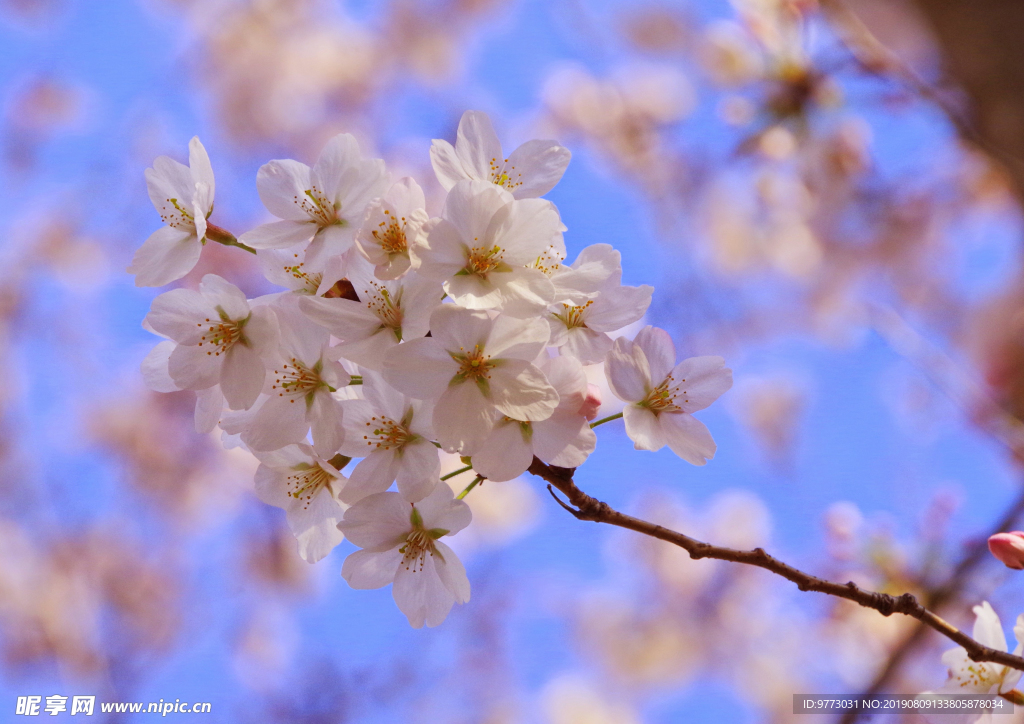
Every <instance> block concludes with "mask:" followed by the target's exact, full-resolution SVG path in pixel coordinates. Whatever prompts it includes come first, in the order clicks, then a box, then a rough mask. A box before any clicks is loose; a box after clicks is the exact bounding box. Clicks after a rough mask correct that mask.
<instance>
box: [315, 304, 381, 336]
mask: <svg viewBox="0 0 1024 724" xmlns="http://www.w3.org/2000/svg"><path fill="white" fill-rule="evenodd" d="M357 293H358V292H357ZM299 308H300V309H302V311H303V313H304V314H305V315H306V316H307V317H309V318H310V319H312V320H313V321H314V322H316V323H317V324H319V325H321V326H323V327H326V328H327V329H328V330H330V332H331V334H333V335H334V336H335V337H337V338H338V339H340V340H342V341H343V342H356V341H359V340H362V339H366V338H367V337H369V336H370V335H372V334H374V333H375V332H377V331H378V330H379V329H380V326H381V321H380V317H378V316H377V315H376V314H374V313H373V312H372V311H370V310H369V309H367V308H366V304H365V303H363V302H354V301H352V300H351V299H324V298H322V297H303V298H301V299H300V300H299Z"/></svg>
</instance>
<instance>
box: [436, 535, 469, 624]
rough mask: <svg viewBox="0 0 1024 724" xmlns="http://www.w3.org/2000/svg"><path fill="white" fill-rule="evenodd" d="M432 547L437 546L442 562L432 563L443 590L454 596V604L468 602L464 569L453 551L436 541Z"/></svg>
mask: <svg viewBox="0 0 1024 724" xmlns="http://www.w3.org/2000/svg"><path fill="white" fill-rule="evenodd" d="M434 545H435V546H437V552H438V553H440V554H441V556H442V558H443V561H437V560H435V561H434V566H435V568H436V569H437V575H438V577H439V578H440V579H441V582H442V583H443V584H444V585H445V588H447V589H448V590H449V591H451V592H452V595H454V596H455V603H467V602H468V601H469V578H468V577H467V576H466V569H465V567H463V565H462V561H460V560H459V557H458V556H457V555H455V551H453V550H452V549H451V548H449V547H448V546H447V545H445V544H444V543H442V542H441V541H437V542H436V543H435V544H434ZM428 625H429V624H428Z"/></svg>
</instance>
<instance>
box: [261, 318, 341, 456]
mask: <svg viewBox="0 0 1024 724" xmlns="http://www.w3.org/2000/svg"><path fill="white" fill-rule="evenodd" d="M285 299H287V298H285ZM273 309H274V311H275V313H276V314H277V317H278V320H279V322H278V323H279V325H280V329H281V344H280V345H279V346H278V349H277V355H276V358H275V359H274V360H273V363H272V364H273V367H272V369H271V371H270V374H268V375H267V379H266V382H265V383H264V387H263V393H264V395H263V396H262V400H261V402H260V403H258V404H257V405H255V406H253V409H252V412H251V414H249V415H248V416H247V417H246V418H245V421H244V424H243V428H242V430H241V436H242V441H243V442H244V443H245V444H246V445H248V446H249V447H250V448H252V449H253V450H260V451H264V450H276V449H278V448H280V447H283V446H285V445H288V444H290V443H299V442H303V441H305V439H306V434H307V433H309V432H310V431H311V430H312V434H313V449H314V450H315V451H316V453H317V454H318V455H320V456H321V457H329V456H331V455H333V454H334V453H336V452H337V451H338V449H339V448H340V447H341V443H342V440H343V439H344V428H343V426H342V408H341V406H340V403H339V401H338V400H336V399H334V397H333V396H332V394H331V393H332V392H333V391H335V390H337V389H338V388H341V387H344V386H345V385H347V384H348V383H349V379H350V375H349V374H348V372H346V371H345V369H344V368H343V367H342V365H341V364H340V363H339V362H337V361H336V359H335V358H334V357H333V356H332V355H331V354H330V353H329V349H330V344H329V342H330V335H328V333H327V330H325V329H323V328H321V327H318V326H316V325H314V324H313V323H312V322H310V321H309V320H308V319H306V318H305V316H304V315H303V314H302V313H301V312H300V311H299V310H298V309H297V308H295V307H294V305H291V304H287V303H282V304H277V305H274V307H273Z"/></svg>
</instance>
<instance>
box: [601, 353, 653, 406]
mask: <svg viewBox="0 0 1024 724" xmlns="http://www.w3.org/2000/svg"><path fill="white" fill-rule="evenodd" d="M604 365H605V367H604V371H605V376H606V377H607V378H608V386H609V387H610V388H611V390H612V393H614V395H615V396H616V397H618V398H619V399H620V400H623V401H625V402H639V401H640V400H642V399H644V397H646V396H647V393H648V392H649V391H650V389H651V387H652V385H651V370H650V368H649V367H648V364H647V357H646V356H644V352H643V350H642V349H640V347H639V346H637V345H635V344H633V343H632V342H630V341H629V340H628V339H626V338H625V337H619V338H618V339H617V340H615V344H614V345H613V346H612V349H611V351H610V352H609V353H608V357H607V358H606V359H605V362H604Z"/></svg>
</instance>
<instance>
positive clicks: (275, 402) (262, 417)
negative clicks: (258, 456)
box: [242, 395, 309, 450]
mask: <svg viewBox="0 0 1024 724" xmlns="http://www.w3.org/2000/svg"><path fill="white" fill-rule="evenodd" d="M307 432H309V422H308V421H307V420H306V403H305V402H304V401H303V400H298V401H297V402H293V401H292V399H291V398H288V397H282V396H278V395H272V396H271V397H270V398H269V399H268V400H267V401H266V402H265V403H264V404H263V405H262V406H261V407H260V408H259V409H257V410H256V412H255V414H254V415H253V417H252V419H251V420H250V421H249V423H248V425H247V426H246V428H245V430H244V431H243V432H242V440H243V441H244V442H245V444H246V445H248V446H249V447H251V448H252V449H253V450H276V449H278V448H281V447H284V446H285V445H288V444H290V443H296V442H304V441H305V439H306V433H307Z"/></svg>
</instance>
